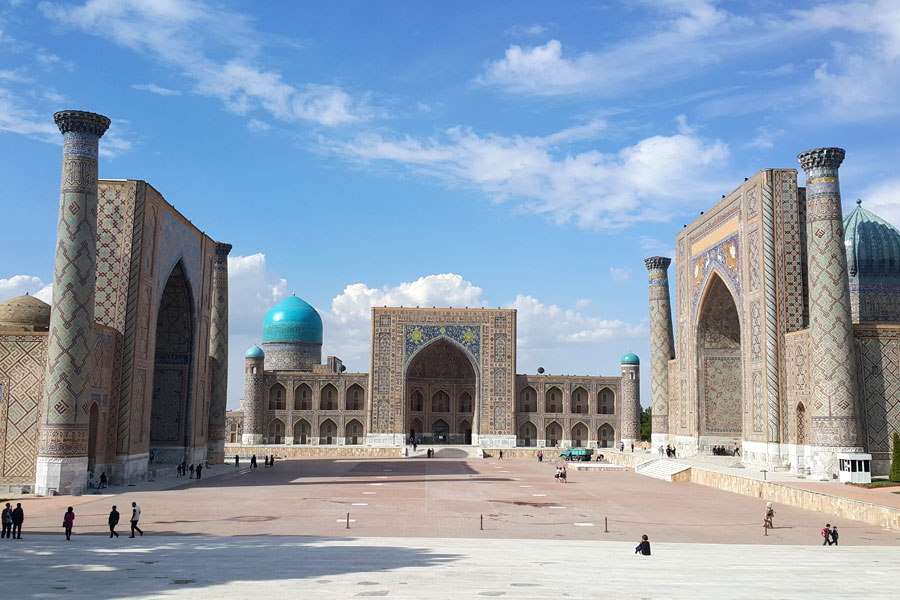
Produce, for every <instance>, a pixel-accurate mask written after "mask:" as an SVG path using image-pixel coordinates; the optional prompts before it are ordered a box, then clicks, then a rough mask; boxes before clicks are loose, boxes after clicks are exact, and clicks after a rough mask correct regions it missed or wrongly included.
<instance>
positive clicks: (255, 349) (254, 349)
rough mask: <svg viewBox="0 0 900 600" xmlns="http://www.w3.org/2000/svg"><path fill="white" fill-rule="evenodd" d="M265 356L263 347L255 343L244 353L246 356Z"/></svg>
mask: <svg viewBox="0 0 900 600" xmlns="http://www.w3.org/2000/svg"><path fill="white" fill-rule="evenodd" d="M264 356H265V354H264V353H263V350H262V348H260V347H259V346H257V345H255V344H254V345H253V346H250V349H249V350H247V351H246V352H245V353H244V358H262V357H264Z"/></svg>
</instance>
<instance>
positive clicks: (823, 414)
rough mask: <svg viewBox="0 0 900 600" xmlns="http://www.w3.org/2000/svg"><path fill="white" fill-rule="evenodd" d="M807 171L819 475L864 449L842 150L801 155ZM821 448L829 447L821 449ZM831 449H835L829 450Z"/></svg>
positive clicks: (813, 437) (813, 430) (813, 439)
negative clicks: (840, 454)
mask: <svg viewBox="0 0 900 600" xmlns="http://www.w3.org/2000/svg"><path fill="white" fill-rule="evenodd" d="M797 158H798V159H799V161H800V166H802V167H803V170H804V171H806V239H807V244H808V248H807V256H808V257H809V258H808V263H809V264H808V270H809V342H810V361H809V362H810V366H811V372H810V374H811V376H812V377H811V378H812V395H811V398H810V404H811V406H810V420H811V427H810V445H811V446H813V447H814V449H813V461H814V465H815V468H816V469H817V470H818V471H828V472H835V471H836V464H835V463H836V457H835V455H834V454H835V451H837V449H838V448H856V447H858V446H859V445H860V441H861V440H860V439H859V431H858V423H857V416H856V400H857V399H856V396H857V393H856V355H855V353H854V350H853V349H854V340H853V324H852V321H851V319H850V286H849V282H848V276H847V255H846V249H845V247H844V228H843V218H842V215H841V189H840V182H839V180H838V167H840V166H841V162H843V160H844V150H843V149H841V148H818V149H816V150H809V151H807V152H804V153H802V154H800V155H799V156H798V157H797ZM815 447H820V448H823V450H821V451H818V450H816V449H815ZM829 449H830V450H829Z"/></svg>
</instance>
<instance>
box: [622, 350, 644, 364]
mask: <svg viewBox="0 0 900 600" xmlns="http://www.w3.org/2000/svg"><path fill="white" fill-rule="evenodd" d="M621 363H622V364H623V365H639V364H641V359H639V358H638V355H637V354H635V353H634V352H629V353H628V354H626V355H625V356H623V357H622V360H621Z"/></svg>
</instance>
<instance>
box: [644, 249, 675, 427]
mask: <svg viewBox="0 0 900 600" xmlns="http://www.w3.org/2000/svg"><path fill="white" fill-rule="evenodd" d="M671 262H672V261H671V259H669V258H664V257H661V256H656V257H653V258H648V259H646V260H644V266H646V267H647V273H648V279H649V296H650V401H651V403H652V405H653V417H652V419H653V431H654V432H656V433H666V432H668V430H669V368H668V363H669V360H671V359H672V358H674V357H675V340H674V339H672V338H673V332H672V309H671V305H670V303H669V277H668V274H667V271H668V268H669V265H670V264H671Z"/></svg>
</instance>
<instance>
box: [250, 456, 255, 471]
mask: <svg viewBox="0 0 900 600" xmlns="http://www.w3.org/2000/svg"><path fill="white" fill-rule="evenodd" d="M250 468H251V469H255V468H256V455H255V454H254V455H253V456H251V457H250Z"/></svg>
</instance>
